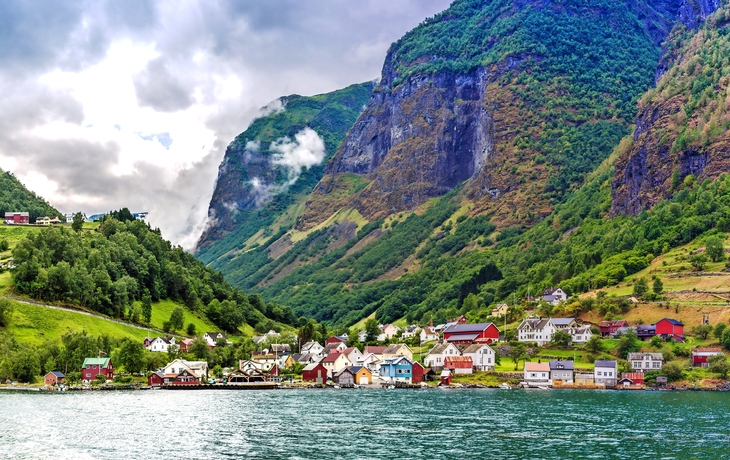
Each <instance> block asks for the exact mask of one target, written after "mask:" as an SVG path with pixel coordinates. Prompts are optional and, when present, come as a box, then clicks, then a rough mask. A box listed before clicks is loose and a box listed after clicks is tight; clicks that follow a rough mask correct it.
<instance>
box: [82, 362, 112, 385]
mask: <svg viewBox="0 0 730 460" xmlns="http://www.w3.org/2000/svg"><path fill="white" fill-rule="evenodd" d="M99 374H101V375H103V376H104V377H106V379H107V380H111V379H113V378H114V366H113V365H112V360H111V358H86V359H84V363H83V364H82V365H81V379H82V380H89V381H91V380H94V379H95V378H96V376H97V375H99Z"/></svg>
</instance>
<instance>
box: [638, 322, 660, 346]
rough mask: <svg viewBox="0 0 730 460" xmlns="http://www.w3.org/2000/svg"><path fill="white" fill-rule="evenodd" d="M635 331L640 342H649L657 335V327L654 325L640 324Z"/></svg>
mask: <svg viewBox="0 0 730 460" xmlns="http://www.w3.org/2000/svg"><path fill="white" fill-rule="evenodd" d="M634 331H635V332H636V337H638V338H639V340H643V341H644V342H648V341H649V340H651V338H652V337H654V336H655V335H656V326H655V325H654V324H640V325H638V326H636V328H635V329H634Z"/></svg>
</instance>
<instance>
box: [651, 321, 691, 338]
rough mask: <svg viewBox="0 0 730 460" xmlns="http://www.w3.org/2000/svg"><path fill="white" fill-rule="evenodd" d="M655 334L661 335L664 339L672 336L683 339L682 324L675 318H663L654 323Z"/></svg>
mask: <svg viewBox="0 0 730 460" xmlns="http://www.w3.org/2000/svg"><path fill="white" fill-rule="evenodd" d="M655 326H656V334H657V335H660V336H662V337H663V338H664V339H668V338H670V337H671V338H672V339H674V340H676V339H678V338H679V339H684V324H682V323H680V322H679V321H677V320H676V319H672V318H664V319H661V320H659V321H657V323H656V324H655Z"/></svg>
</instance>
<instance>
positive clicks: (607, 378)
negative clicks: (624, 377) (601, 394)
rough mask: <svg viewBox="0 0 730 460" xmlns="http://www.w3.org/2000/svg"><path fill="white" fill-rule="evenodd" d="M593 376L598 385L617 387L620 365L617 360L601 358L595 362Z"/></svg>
mask: <svg viewBox="0 0 730 460" xmlns="http://www.w3.org/2000/svg"><path fill="white" fill-rule="evenodd" d="M594 366H595V367H594V369H593V376H594V378H595V380H596V385H606V387H607V388H611V387H615V386H616V381H617V380H618V365H617V363H616V361H613V360H611V361H607V360H602V359H599V360H597V361H596V362H595V363H594Z"/></svg>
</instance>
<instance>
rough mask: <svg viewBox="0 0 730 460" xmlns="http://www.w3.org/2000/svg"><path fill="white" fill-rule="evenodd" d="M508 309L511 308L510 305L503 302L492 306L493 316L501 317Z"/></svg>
mask: <svg viewBox="0 0 730 460" xmlns="http://www.w3.org/2000/svg"><path fill="white" fill-rule="evenodd" d="M508 310H509V305H507V304H506V303H501V304H499V305H497V306H496V307H494V308H492V316H496V317H498V318H501V317H502V316H504V315H506V314H507V311H508Z"/></svg>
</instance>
